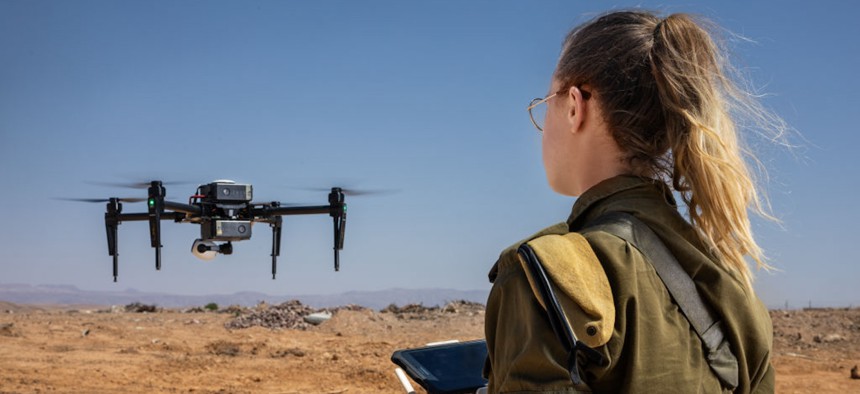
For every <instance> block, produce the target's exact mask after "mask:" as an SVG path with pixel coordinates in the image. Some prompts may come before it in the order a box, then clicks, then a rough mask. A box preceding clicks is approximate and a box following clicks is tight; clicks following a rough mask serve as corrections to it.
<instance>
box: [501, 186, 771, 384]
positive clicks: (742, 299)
mask: <svg viewBox="0 0 860 394" xmlns="http://www.w3.org/2000/svg"><path fill="white" fill-rule="evenodd" d="M614 211H622V212H627V213H630V214H632V215H633V216H635V217H636V218H638V219H639V220H641V221H642V222H644V223H645V224H647V225H648V226H649V227H650V228H651V229H652V230H653V231H654V232H655V233H656V234H657V235H658V236H659V237H660V239H661V240H662V241H663V242H664V243H665V245H666V246H667V248H668V249H669V250H670V251H671V252H672V254H673V255H674V256H675V257H676V258H677V259H678V261H679V262H680V264H681V266H682V267H683V269H684V270H685V271H686V272H687V273H688V274H689V275H690V276H691V277H692V279H693V281H694V283H695V284H696V288H697V289H698V291H699V293H700V294H701V296H702V299H703V300H704V301H705V303H707V304H708V305H709V306H710V307H711V308H712V309H713V310H714V312H716V315H717V317H718V318H719V319H721V320H722V321H723V325H724V333H725V335H726V338H727V339H728V341H729V343H730V344H731V350H732V352H733V353H734V354H735V356H736V357H737V359H738V366H739V377H738V378H739V379H738V381H739V385H738V387H737V389H736V390H735V392H738V393H749V392H753V393H768V392H773V391H774V386H773V385H774V370H773V366H772V365H771V363H770V350H771V346H772V341H773V332H772V330H773V329H772V325H771V321H770V316H769V315H768V311H767V309H766V308H765V307H764V305H763V304H762V303H761V301H760V300H759V299H758V298H757V297H756V295H755V294H754V293H753V292H752V291H751V290H750V289H748V288H747V287H746V286H745V285H744V284H743V279H741V278H740V277H738V276H737V275H736V274H734V273H731V272H728V271H726V270H725V269H723V268H721V267H720V266H718V265H717V264H716V263H715V259H714V257H713V255H712V254H711V253H710V252H708V249H707V248H706V247H705V246H704V245H703V243H702V242H701V241H700V240H699V238H698V237H697V236H696V233H695V230H694V229H693V228H692V227H691V226H690V224H689V223H688V222H687V221H686V220H684V218H683V217H682V216H681V215H680V214H679V213H678V211H677V208H676V206H675V202H674V199H673V198H672V194H671V192H670V191H669V189H668V188H667V187H666V186H665V185H664V184H662V183H661V182H655V181H651V180H646V179H642V178H638V177H632V176H619V177H615V178H611V179H608V180H606V181H603V182H601V183H600V184H598V185H596V186H594V187H593V188H591V189H589V190H588V191H587V192H585V193H584V194H583V195H582V196H581V197H580V198H579V199H577V201H576V203H575V204H574V206H573V212H572V213H571V215H570V218H569V219H568V220H567V222H566V223H559V224H557V225H554V226H551V227H548V228H546V229H544V230H542V231H541V232H539V233H537V234H535V235H533V236H532V237H530V238H528V239H526V240H525V241H528V240H530V239H534V238H537V237H540V236H543V235H547V234H565V233H567V232H569V231H576V230H579V229H582V228H583V226H585V225H586V224H587V223H589V222H591V221H593V220H595V219H597V218H598V217H600V216H601V215H603V214H606V213H608V212H614ZM583 234H584V236H585V239H586V240H587V241H588V244H589V245H590V246H591V248H592V249H593V251H594V254H595V255H596V256H597V258H598V259H599V262H600V264H601V265H602V267H603V270H604V272H605V274H606V278H607V279H608V281H609V285H610V287H611V293H612V299H613V302H612V304H613V305H614V308H615V310H614V317H615V319H614V326H613V327H614V329H613V331H612V334H611V336H610V337H609V338H608V342H606V343H605V345H603V346H599V347H597V350H598V351H599V352H600V353H602V354H603V356H604V357H606V358H607V359H608V360H609V365H608V366H606V367H598V366H595V365H590V366H586V367H585V368H584V372H585V380H586V382H587V383H588V385H589V387H590V388H591V390H593V391H594V392H606V393H616V392H620V393H644V392H655V393H715V392H722V391H725V390H724V389H723V388H722V386H721V385H720V382H719V380H717V378H716V376H715V375H714V373H713V372H712V371H711V370H710V368H709V366H708V363H707V361H706V358H705V357H706V356H705V355H704V354H703V351H704V350H703V346H702V342H701V340H700V339H699V337H698V335H697V334H696V332H695V331H694V330H693V329H692V328H691V326H690V324H689V322H688V321H687V320H686V318H685V317H684V315H683V314H682V313H681V312H680V310H679V309H678V307H677V305H676V304H675V303H673V301H672V299H671V296H670V295H669V292H668V290H667V289H666V286H665V285H664V284H663V282H662V281H661V279H660V277H659V276H657V273H656V271H655V270H654V268H653V266H652V265H651V264H650V263H649V262H648V261H646V260H645V258H644V256H643V255H642V254H641V253H640V252H639V250H638V249H636V248H634V247H632V246H631V245H630V244H628V243H627V242H626V241H624V240H622V239H621V238H619V237H617V236H615V235H612V234H609V233H606V232H602V231H592V232H585V233H583ZM521 243H522V242H520V243H517V244H515V245H513V246H512V247H510V248H508V249H506V250H505V251H504V252H502V254H501V256H500V257H499V260H498V262H497V263H496V264H495V265H494V266H493V268H492V270H491V271H490V275H489V276H490V281H491V282H493V288H492V291H491V292H490V296H489V299H488V300H487V314H486V322H485V332H486V338H487V347H488V351H489V358H488V362H487V363H486V365H485V371H484V373H485V376H486V377H487V378H488V379H489V391H490V392H491V393H496V392H524V393H576V392H579V391H577V390H576V389H574V388H573V386H572V383H571V381H570V377H569V374H568V371H567V369H566V367H565V366H566V359H567V354H566V353H565V351H564V349H563V347H562V344H561V342H559V340H558V339H557V337H556V335H555V333H554V332H553V330H552V327H551V326H550V324H549V321H548V319H547V314H546V311H545V310H544V309H543V307H542V306H541V304H540V303H539V302H538V300H537V299H536V298H535V295H534V293H533V291H532V288H531V287H530V285H529V282H528V278H527V276H526V274H525V272H524V270H523V268H522V266H521V264H520V261H519V259H518V257H517V252H516V251H517V247H518V246H519V245H520V244H521ZM571 263H572V264H575V263H576V262H571ZM585 291H587V289H586V290H585ZM558 296H559V298H563V299H566V301H567V302H568V304H569V303H570V300H571V299H574V300H575V299H576V298H580V299H581V297H583V294H576V295H571V294H558ZM585 296H587V295H585ZM562 301H565V300H562ZM563 303H564V302H563ZM569 317H571V316H569ZM571 320H574V319H573V318H572V317H571ZM571 323H572V324H576V322H571Z"/></svg>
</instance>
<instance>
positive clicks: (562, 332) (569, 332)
mask: <svg viewBox="0 0 860 394" xmlns="http://www.w3.org/2000/svg"><path fill="white" fill-rule="evenodd" d="M517 253H518V254H519V256H520V258H521V259H522V260H523V261H524V262H525V266H526V269H527V270H528V271H529V274H530V276H531V277H532V278H534V279H535V287H536V290H537V291H536V294H535V295H536V296H538V297H539V298H540V300H541V301H542V304H543V305H544V306H545V307H546V312H547V317H548V318H549V323H550V326H551V327H552V330H553V332H555V335H556V337H557V338H558V340H559V342H561V344H562V346H563V347H564V350H565V351H566V352H567V365H566V367H567V371H568V374H569V376H570V381H571V382H572V383H573V385H574V388H576V389H577V390H585V391H591V390H590V389H588V386H587V383H586V382H585V381H584V380H583V379H582V372H581V369H582V368H583V367H585V366H586V365H589V364H595V365H598V366H606V365H607V364H608V363H609V362H608V361H609V360H607V359H605V358H604V357H603V355H602V354H600V352H598V351H596V350H594V349H592V348H591V347H589V346H588V345H586V344H585V343H583V342H582V341H580V340H579V339H577V338H576V334H575V333H574V332H573V329H572V328H571V326H570V324H569V320H568V319H567V316H566V314H565V313H564V308H562V307H561V304H560V303H559V301H558V297H556V295H555V291H553V288H552V284H551V282H550V279H549V277H548V276H547V274H546V271H545V270H544V267H543V265H542V264H541V261H540V259H539V258H538V257H537V256H536V255H535V252H534V250H533V249H532V248H531V246H529V244H528V243H523V244H522V245H520V247H519V248H518V249H517Z"/></svg>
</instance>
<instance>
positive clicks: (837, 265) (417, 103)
mask: <svg viewBox="0 0 860 394" xmlns="http://www.w3.org/2000/svg"><path fill="white" fill-rule="evenodd" d="M636 6H640V7H642V8H646V9H656V10H662V11H667V12H692V13H698V14H702V15H704V16H706V17H709V18H711V19H712V20H714V21H716V22H717V23H719V24H720V25H722V26H723V27H724V28H726V29H727V30H729V31H732V32H734V33H736V34H739V35H742V36H744V37H746V38H748V39H749V40H750V41H745V40H739V39H735V40H732V41H733V42H732V44H733V46H732V48H733V55H735V56H736V58H735V62H736V64H737V65H738V66H740V67H741V68H742V69H744V70H745V72H747V73H748V74H749V75H750V76H751V78H752V80H753V81H754V82H755V85H756V86H757V87H758V88H759V90H760V92H762V93H767V94H768V95H767V96H766V97H765V98H764V101H763V102H764V104H765V105H766V106H767V107H769V108H771V109H773V110H774V111H775V112H776V113H778V114H780V115H781V116H782V117H784V119H785V120H786V121H788V123H789V124H791V125H792V126H793V127H794V128H795V129H797V130H799V132H800V133H802V135H803V138H804V139H805V140H804V141H796V142H800V143H802V144H803V147H802V148H800V149H796V150H794V151H787V150H784V149H781V148H777V147H774V146H768V145H767V144H766V143H763V142H762V141H759V140H755V139H754V140H752V142H753V145H754V146H756V147H757V148H758V151H759V153H760V156H759V157H760V159H761V160H762V161H763V162H765V163H766V165H767V166H768V168H769V173H770V181H769V182H768V183H767V185H766V186H767V190H768V192H769V194H770V197H771V200H772V204H773V208H774V211H775V213H776V215H777V216H778V217H780V218H781V219H782V221H783V223H782V224H781V225H776V224H773V223H768V222H764V221H761V220H757V221H756V222H755V230H756V232H757V235H758V237H759V239H760V241H761V244H762V245H763V246H764V248H765V249H766V250H767V251H768V253H769V255H770V257H771V263H772V264H773V265H775V266H776V267H778V268H780V269H781V270H782V272H777V273H772V274H768V273H760V274H759V275H758V280H757V283H756V287H757V289H758V291H759V294H760V295H761V297H762V298H763V299H764V300H765V302H766V303H767V304H768V305H770V306H784V304H785V303H786V302H788V303H789V305H790V306H794V307H799V306H806V305H808V303H809V302H810V301H811V302H812V303H813V304H814V305H849V304H853V305H857V304H858V303H860V290H858V286H857V283H858V277H860V266H858V264H857V263H858V258H857V257H856V252H855V250H856V249H855V247H856V245H857V243H858V232H857V230H856V228H857V225H856V223H858V222H860V210H858V208H857V203H856V195H857V194H858V192H860V175H858V169H860V155H858V154H857V149H858V142H860V137H858V133H857V126H856V122H854V121H853V116H855V115H856V111H857V108H858V107H860V99H858V93H857V92H858V91H860V79H858V76H857V72H858V70H860V50H858V49H860V48H858V46H860V45H858V43H857V37H860V24H857V23H856V15H858V13H860V5H858V3H856V2H847V1H841V2H826V1H819V2H814V3H813V2H808V1H758V2H723V1H720V2H716V1H715V2H712V3H711V4H707V5H705V4H700V3H697V2H691V1H687V2H673V1H660V2H648V1H639V2H624V1H617V2H587V3H586V2H576V1H542V2H538V1H534V2H526V1H469V2H463V1H441V2H404V1H390V2H383V1H374V2H355V1H338V2H334V1H325V2H322V1H321V2H298V1H296V2H275V1H232V2H225V1H179V2H175V1H170V2H168V1H136V2H132V1H74V2H72V1H10V0H0V185H3V190H4V191H3V192H2V193H0V207H2V215H3V223H4V225H3V226H0V283H29V284H72V285H76V286H78V287H80V288H83V289H90V290H124V289H126V288H135V289H138V290H142V291H160V292H170V293H179V294H205V293H232V292H237V291H263V292H267V293H270V294H308V293H338V292H342V291H349V290H376V289H386V288H391V287H406V288H425V287H442V288H456V289H488V288H489V283H488V282H487V277H486V273H487V271H488V269H489V268H490V266H491V265H492V263H493V262H494V261H495V258H496V257H497V256H498V253H499V251H500V250H502V249H503V248H504V247H506V246H508V245H509V244H511V243H513V242H515V241H517V240H518V239H521V238H523V237H525V236H527V235H528V234H530V233H532V232H534V231H536V230H538V229H540V228H542V227H545V226H547V225H550V224H553V223H555V222H559V221H562V220H564V219H565V218H566V217H567V215H568V213H569V210H570V207H571V205H572V203H573V199H571V198H567V197H562V196H558V195H555V194H554V193H553V192H552V191H551V190H550V189H549V187H548V186H547V184H546V180H545V178H544V173H543V168H542V166H541V160H540V137H539V135H538V134H537V133H536V132H535V130H534V128H533V127H532V125H531V124H530V122H529V119H528V115H527V113H526V111H525V107H526V105H527V104H528V102H529V101H530V100H531V99H532V98H533V97H538V96H542V95H544V94H545V92H546V90H547V88H548V83H549V77H550V73H551V72H552V70H553V67H554V64H555V61H556V59H557V56H558V53H559V49H560V44H561V41H562V39H563V37H564V35H565V34H566V32H567V31H568V30H569V29H570V28H571V27H573V26H575V25H576V24H578V23H580V22H582V21H584V20H586V19H588V18H589V17H591V16H594V15H595V14H597V13H600V12H603V11H606V10H610V9H620V8H628V7H636ZM223 178H228V179H234V180H236V181H239V182H246V183H251V184H253V185H254V191H255V196H256V200H257V201H272V200H279V201H282V202H308V203H312V204H325V203H326V193H314V192H308V191H302V190H297V189H296V187H298V188H301V187H323V188H326V187H330V186H336V185H347V186H353V187H359V188H369V189H397V190H399V191H400V192H399V193H395V194H387V195H380V196H374V197H354V198H347V202H348V203H349V207H350V209H349V220H348V223H349V224H348V226H347V233H346V240H345V250H344V251H343V253H342V267H341V272H338V273H335V272H334V271H333V268H332V256H331V254H332V253H331V242H332V240H331V220H330V218H328V217H327V216H321V215H319V216H303V217H289V218H287V219H286V220H285V226H284V231H283V236H284V237H283V245H282V253H281V259H280V265H279V277H278V279H277V280H275V281H273V280H272V279H271V276H270V274H269V270H270V258H269V251H270V242H271V235H270V232H269V229H268V227H267V226H265V225H258V226H255V227H254V232H255V235H254V237H253V239H252V240H250V241H246V242H239V243H235V244H234V250H235V252H234V254H233V255H232V256H219V257H218V258H216V259H215V260H214V261H212V262H202V261H199V260H197V259H196V258H194V257H193V256H192V255H191V254H190V253H189V250H190V247H191V243H192V242H193V240H194V239H195V238H197V237H198V234H199V230H198V228H197V226H194V225H189V224H182V225H179V224H173V223H169V222H165V223H164V224H163V229H164V235H163V241H162V243H163V244H164V250H163V254H164V263H163V267H162V270H161V271H155V268H154V263H153V252H152V249H151V248H150V247H149V239H148V234H147V231H148V230H147V225H146V224H145V223H144V222H126V223H123V224H122V225H121V226H120V233H119V244H120V277H119V282H118V283H113V282H112V278H111V268H110V266H111V258H110V257H109V256H108V255H107V246H106V242H105V233H104V221H103V213H104V205H103V204H84V203H75V202H66V201H58V200H54V199H52V198H55V197H86V198H96V197H111V196H119V197H135V196H142V195H144V194H145V191H138V190H130V189H120V188H113V187H104V186H97V185H93V184H89V183H86V181H102V182H122V181H146V180H149V179H163V180H178V181H189V182H192V183H193V184H191V185H186V186H168V188H167V195H168V197H169V198H170V199H172V200H174V201H187V198H188V196H189V195H191V194H192V193H193V192H194V188H195V186H196V184H198V183H206V182H208V181H211V180H213V179H223ZM144 209H145V208H144V206H143V204H126V205H125V211H126V212H131V211H135V210H137V211H143V210H144Z"/></svg>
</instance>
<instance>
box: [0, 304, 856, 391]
mask: <svg viewBox="0 0 860 394" xmlns="http://www.w3.org/2000/svg"><path fill="white" fill-rule="evenodd" d="M772 315H773V317H774V327H775V328H774V332H775V341H774V342H775V353H776V354H775V358H774V365H775V366H776V369H777V392H779V393H809V392H817V393H857V392H860V380H853V379H851V378H850V369H851V368H852V367H853V366H854V365H856V364H860V342H859V341H858V340H860V310H857V309H850V310H811V311H788V312H783V311H775V312H773V313H772ZM233 318H234V316H233V315H231V314H227V313H212V312H209V313H183V312H180V311H161V312H157V313H129V312H117V311H113V312H110V311H107V313H99V312H98V310H97V309H83V308H77V309H72V310H69V309H68V308H65V309H63V308H33V307H23V306H20V305H13V304H8V303H2V302H0V393H33V392H37V393H41V392H76V393H79V392H86V393H117V392H136V393H139V392H147V393H149V392H166V393H179V392H182V393H260V392H261V393H349V394H352V393H380V392H385V393H398V392H403V390H402V389H401V387H400V385H399V383H398V382H397V380H396V378H395V377H394V372H393V371H394V365H393V364H392V363H391V362H390V361H389V358H390V356H391V353H392V352H393V351H394V350H396V349H400V348H405V347H415V346H420V345H422V344H424V343H427V342H432V341H439V340H445V339H460V340H469V339H476V338H481V337H482V336H483V319H484V316H483V311H482V310H479V309H475V308H471V307H465V308H458V310H457V311H456V312H452V311H447V312H446V311H444V310H435V311H428V312H424V313H405V314H396V313H382V312H378V311H371V310H358V311H351V310H341V311H338V312H337V313H336V314H335V315H334V317H333V318H332V319H331V320H329V321H327V322H325V323H323V324H321V325H319V326H315V327H311V328H309V329H307V330H293V329H276V330H271V329H267V328H261V327H251V328H246V329H235V330H228V329H226V328H225V326H224V325H225V323H227V322H228V321H231V320H232V319H233Z"/></svg>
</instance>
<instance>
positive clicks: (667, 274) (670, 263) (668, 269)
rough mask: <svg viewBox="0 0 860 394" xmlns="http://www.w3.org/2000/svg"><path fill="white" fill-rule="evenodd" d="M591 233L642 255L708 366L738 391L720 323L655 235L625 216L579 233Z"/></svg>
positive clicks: (735, 366) (620, 214) (613, 217)
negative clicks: (702, 349) (612, 237)
mask: <svg viewBox="0 0 860 394" xmlns="http://www.w3.org/2000/svg"><path fill="white" fill-rule="evenodd" d="M591 231H605V232H607V233H610V234H613V235H615V236H617V237H619V238H621V239H623V240H625V241H627V242H628V243H630V244H631V245H633V246H634V247H635V248H637V249H638V250H639V251H640V252H642V254H643V255H644V256H645V257H646V260H648V261H649V262H650V263H651V265H652V266H653V267H654V270H655V271H657V275H658V276H659V277H660V279H661V280H662V281H663V284H664V285H665V286H666V289H667V290H668V291H669V294H671V295H672V298H673V299H674V300H675V303H676V304H677V305H678V308H679V309H680V310H681V312H682V313H683V314H684V316H685V317H686V318H687V320H688V321H689V322H690V325H691V326H692V327H693V330H695V331H696V334H698V336H699V338H700V339H701V340H702V343H703V344H704V345H705V348H706V349H707V361H708V365H709V366H710V367H711V369H712V370H713V371H714V373H715V374H716V375H717V377H718V378H719V379H720V381H721V382H722V383H723V384H724V385H726V386H728V387H729V388H730V389H734V388H735V387H737V386H738V360H737V357H735V355H734V354H733V353H732V351H731V348H730V347H729V343H728V341H727V340H726V337H725V334H724V332H723V326H722V321H720V320H717V319H716V317H715V315H714V313H713V312H712V311H711V309H710V308H708V306H707V305H706V304H705V302H704V301H703V300H702V297H701V295H699V292H698V291H697V290H696V284H695V283H694V282H693V279H692V278H690V276H689V275H688V274H687V272H686V271H684V269H683V268H682V267H681V264H680V263H679V262H678V259H676V258H675V256H674V255H673V254H672V253H671V252H670V251H669V249H668V248H667V247H666V245H665V244H664V243H663V241H661V240H660V238H659V237H658V236H657V234H655V233H654V231H653V230H651V228H649V227H648V225H646V224H645V223H642V222H641V221H640V220H639V219H637V218H636V217H634V216H633V215H631V214H629V213H624V212H611V213H608V214H606V215H603V216H601V217H599V218H598V219H597V220H595V221H593V222H591V223H589V224H587V225H586V227H585V228H584V229H583V230H581V232H583V233H587V232H591Z"/></svg>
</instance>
